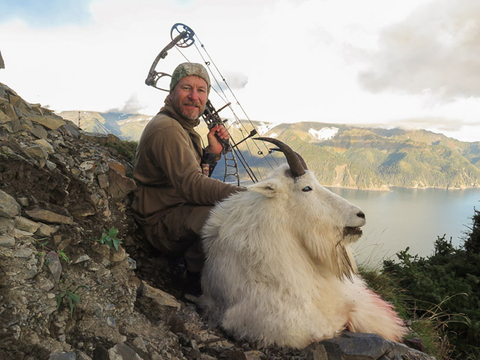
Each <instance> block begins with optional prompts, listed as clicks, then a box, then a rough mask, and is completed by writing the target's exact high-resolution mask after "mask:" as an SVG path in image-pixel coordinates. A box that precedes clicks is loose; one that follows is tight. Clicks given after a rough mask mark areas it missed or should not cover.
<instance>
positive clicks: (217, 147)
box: [205, 125, 230, 155]
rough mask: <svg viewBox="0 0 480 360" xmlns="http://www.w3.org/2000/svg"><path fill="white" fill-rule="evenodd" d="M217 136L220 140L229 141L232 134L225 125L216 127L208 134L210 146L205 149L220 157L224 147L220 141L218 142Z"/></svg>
mask: <svg viewBox="0 0 480 360" xmlns="http://www.w3.org/2000/svg"><path fill="white" fill-rule="evenodd" d="M215 134H217V136H218V137H219V138H220V139H229V138H230V134H229V133H228V130H227V129H226V128H225V126H223V125H215V126H214V127H213V128H211V129H210V131H209V132H208V135H207V139H208V146H207V147H206V148H205V150H207V151H208V152H209V153H211V154H214V155H219V154H220V153H221V152H222V150H223V145H222V143H221V142H220V141H218V139H217V138H216V136H215Z"/></svg>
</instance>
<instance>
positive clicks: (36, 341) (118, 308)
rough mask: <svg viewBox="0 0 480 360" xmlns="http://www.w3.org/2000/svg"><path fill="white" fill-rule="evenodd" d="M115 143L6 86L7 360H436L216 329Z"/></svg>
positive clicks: (0, 123) (2, 96) (0, 190)
mask: <svg viewBox="0 0 480 360" xmlns="http://www.w3.org/2000/svg"><path fill="white" fill-rule="evenodd" d="M118 141H119V139H118V138H116V137H115V136H113V135H100V136H99V135H96V136H94V135H91V134H88V133H85V132H82V131H80V130H79V128H78V127H77V126H75V125H74V124H73V123H72V122H70V121H68V120H65V119H63V118H61V117H59V116H57V115H55V114H54V113H53V112H51V111H49V110H47V109H45V108H43V107H41V106H40V105H35V104H29V103H28V102H26V101H24V100H23V99H22V98H21V97H20V96H19V95H18V94H16V93H15V92H14V91H13V90H12V89H10V88H9V87H8V86H6V85H3V84H0V150H1V151H0V359H29V360H32V359H52V360H53V359H65V360H67V359H68V360H71V359H82V360H87V359H111V360H113V359H205V360H207V359H217V358H225V359H305V358H307V359H380V358H381V359H429V358H430V357H428V356H427V355H426V354H424V353H422V352H420V351H416V350H413V349H410V348H408V347H407V346H405V345H402V344H397V343H392V342H390V341H386V340H384V339H381V338H380V337H378V336H376V335H371V334H351V333H345V334H344V335H342V336H339V337H337V338H334V339H330V340H325V341H322V342H320V343H316V344H312V345H311V346H309V347H308V348H306V349H304V350H301V351H300V350H298V351H293V350H290V349H276V348H269V349H257V348H256V347H255V346H254V344H248V343H244V342H236V341H234V340H232V339H230V338H229V337H228V336H226V335H225V334H224V333H222V332H221V331H219V330H217V329H209V328H208V327H207V325H206V324H205V323H204V322H203V320H202V317H201V312H200V311H199V310H198V309H197V307H196V305H195V301H196V298H195V297H193V296H191V295H188V289H187V288H185V286H184V283H183V282H182V279H181V274H182V272H183V267H182V264H181V261H178V259H167V258H164V257H162V256H161V255H160V254H158V253H156V252H155V250H154V249H152V248H151V247H149V245H148V244H147V243H146V242H145V241H144V240H143V237H142V236H141V234H140V233H138V231H137V228H136V226H135V223H134V221H133V220H132V216H131V215H130V213H129V205H130V202H131V190H132V189H133V188H134V186H135V184H134V182H133V180H132V179H131V178H130V177H129V174H131V171H132V164H130V163H128V161H127V160H126V159H125V158H123V157H122V155H121V154H119V153H118V152H117V151H116V150H115V144H116V143H118ZM115 230H118V234H117V233H116V231H115ZM101 240H103V242H102V241H101ZM109 241H110V243H111V244H113V243H115V244H116V245H118V249H116V248H115V246H109V245H108V243H109ZM118 241H121V243H118ZM412 343H413V342H412Z"/></svg>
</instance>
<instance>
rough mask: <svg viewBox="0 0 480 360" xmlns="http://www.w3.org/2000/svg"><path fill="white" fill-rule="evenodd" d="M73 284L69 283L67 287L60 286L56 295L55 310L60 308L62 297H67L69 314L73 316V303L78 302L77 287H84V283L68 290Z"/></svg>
mask: <svg viewBox="0 0 480 360" xmlns="http://www.w3.org/2000/svg"><path fill="white" fill-rule="evenodd" d="M72 286H73V284H70V285H69V286H67V287H64V288H61V290H60V292H59V293H58V295H57V311H58V309H60V306H61V305H62V303H63V299H65V298H67V300H68V304H69V305H70V316H73V310H74V309H75V303H80V302H81V301H80V295H78V294H77V291H78V289H80V288H86V289H88V286H86V285H79V286H77V287H76V288H75V289H74V290H70V288H71V287H72Z"/></svg>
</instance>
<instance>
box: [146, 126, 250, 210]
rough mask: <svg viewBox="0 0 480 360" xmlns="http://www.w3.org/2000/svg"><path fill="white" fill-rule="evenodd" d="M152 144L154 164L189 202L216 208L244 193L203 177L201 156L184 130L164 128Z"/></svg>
mask: <svg viewBox="0 0 480 360" xmlns="http://www.w3.org/2000/svg"><path fill="white" fill-rule="evenodd" d="M151 140H152V146H151V148H150V149H151V151H152V153H151V154H150V156H151V157H152V160H153V161H154V163H155V164H156V166H158V167H159V168H161V169H162V171H163V172H164V174H165V175H166V176H167V177H168V178H169V180H170V182H171V184H172V186H173V187H174V188H175V190H176V191H177V192H178V194H179V195H180V196H181V197H182V198H184V199H185V200H186V201H187V202H189V203H192V204H198V205H214V204H215V203H217V202H219V201H221V200H223V199H225V198H227V197H228V196H230V195H231V194H233V193H236V192H239V191H244V190H245V188H243V187H238V186H235V185H231V184H227V183H224V182H222V181H219V180H216V179H213V178H209V177H208V176H205V175H203V174H202V169H201V167H200V156H199V155H198V154H197V153H196V151H195V148H194V147H193V143H192V141H191V140H190V137H189V135H188V133H187V132H186V131H185V130H184V129H183V128H181V127H179V126H173V125H172V126H168V127H165V128H163V129H161V130H159V131H158V132H157V133H156V134H155V135H154V136H153V137H152V139H151Z"/></svg>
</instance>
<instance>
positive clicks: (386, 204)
mask: <svg viewBox="0 0 480 360" xmlns="http://www.w3.org/2000/svg"><path fill="white" fill-rule="evenodd" d="M330 190H331V191H332V192H334V193H336V194H338V195H340V196H342V197H344V198H345V199H347V200H348V201H350V202H351V203H353V204H355V205H357V206H359V207H360V208H362V210H363V211H364V212H365V214H366V217H367V224H366V225H365V226H364V227H363V228H362V229H363V236H362V237H361V238H360V240H359V241H358V242H357V243H356V244H355V245H354V246H353V250H354V251H355V254H356V259H357V262H358V263H359V264H362V263H364V264H366V265H368V266H373V267H376V266H379V265H381V263H382V261H383V259H394V260H396V259H397V257H396V255H395V254H396V253H397V252H398V251H401V250H405V249H406V248H407V247H410V250H409V253H410V254H412V255H415V254H418V255H419V256H424V257H425V256H429V255H432V254H433V250H434V242H435V240H437V238H438V236H440V237H441V236H443V235H444V234H445V235H446V239H450V238H452V244H453V245H454V246H455V247H458V246H459V245H461V244H463V241H464V239H465V233H469V228H470V227H471V225H472V220H471V218H472V216H473V213H474V210H473V209H474V207H475V208H476V209H477V210H479V209H480V202H479V201H480V189H468V190H463V191H460V190H450V191H446V190H440V189H404V188H392V191H390V192H379V191H364V190H349V189H338V188H330Z"/></svg>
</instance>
